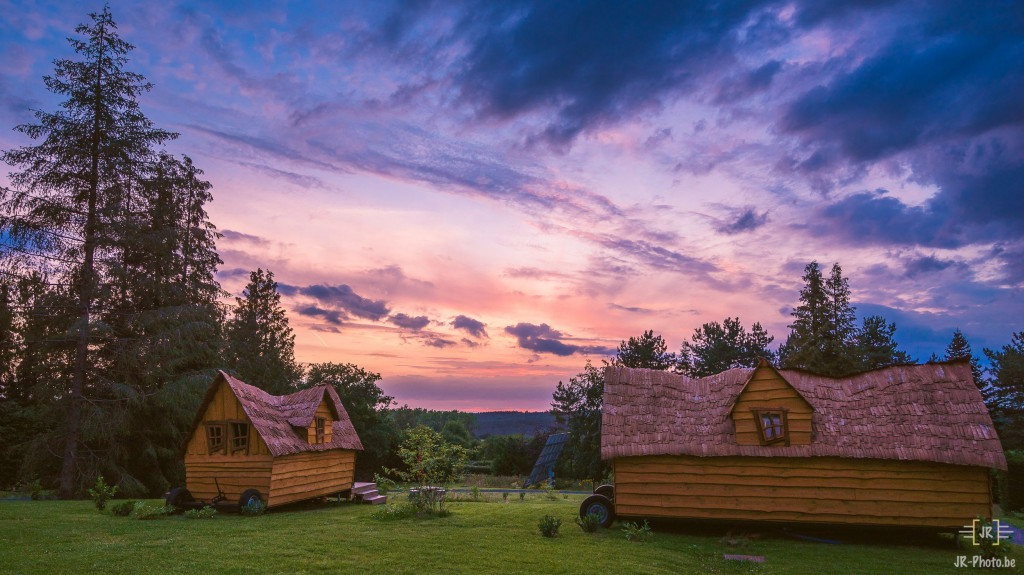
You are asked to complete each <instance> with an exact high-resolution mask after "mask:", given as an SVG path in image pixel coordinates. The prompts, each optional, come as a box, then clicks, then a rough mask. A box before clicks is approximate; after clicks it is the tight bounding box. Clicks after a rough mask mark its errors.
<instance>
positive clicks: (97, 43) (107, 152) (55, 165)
mask: <svg viewBox="0 0 1024 575" xmlns="http://www.w3.org/2000/svg"><path fill="white" fill-rule="evenodd" d="M89 16H90V19H91V22H90V23H88V24H81V25H79V26H78V27H77V28H76V29H75V32H76V33H77V34H78V35H79V37H78V38H69V39H68V41H69V42H70V43H71V45H72V47H73V48H74V50H75V52H76V53H77V54H78V56H79V59H75V60H72V59H59V60H56V61H55V62H54V67H55V69H54V74H53V75H52V76H46V77H44V82H45V83H46V86H47V88H48V89H49V90H50V91H51V92H53V93H54V94H56V95H58V96H64V97H66V99H65V100H64V102H63V103H62V105H61V108H60V110H58V111H57V112H53V113H49V112H44V111H36V113H35V116H36V120H37V121H38V123H36V124H26V125H22V126H18V127H17V128H16V129H17V130H18V131H20V132H22V133H24V134H25V135H27V136H28V137H29V138H31V139H33V140H38V141H39V143H38V144H36V145H33V146H25V147H21V148H17V149H14V150H9V151H6V152H4V153H3V155H2V158H3V161H4V162H6V163H7V164H9V165H11V166H14V167H15V168H19V169H20V170H21V171H19V172H15V173H12V174H11V177H10V181H11V183H12V184H13V186H14V190H4V191H3V195H2V198H0V211H2V212H3V214H4V219H3V221H2V222H0V223H2V224H3V226H4V228H5V232H6V233H7V240H8V241H9V242H11V245H12V246H14V247H16V248H20V249H26V250H33V251H38V252H40V253H41V254H43V255H46V256H47V257H48V258H52V259H53V260H54V261H60V262H61V263H62V264H63V269H60V270H59V272H58V274H57V277H58V280H59V282H60V283H66V284H69V285H70V287H71V291H72V293H73V295H74V296H75V310H74V311H75V316H76V320H77V321H76V324H75V326H74V328H73V335H74V338H75V340H76V348H75V354H74V360H73V364H72V366H71V369H70V371H71V383H70V386H69V387H68V388H67V389H62V390H59V391H58V395H59V397H62V398H66V400H64V401H63V403H64V404H65V406H64V407H65V410H66V414H65V417H63V418H62V419H63V421H64V425H65V427H64V428H63V432H62V433H61V435H62V438H61V439H62V443H63V447H62V450H63V461H62V468H61V471H60V486H59V487H60V489H59V492H60V494H61V496H64V497H68V496H70V495H72V493H73V492H74V490H75V487H76V482H77V481H78V480H79V479H80V478H79V477H78V476H76V474H80V473H83V472H84V471H83V470H88V467H87V466H86V465H82V464H81V462H80V461H79V460H78V455H79V444H80V441H81V440H82V437H81V436H82V434H83V428H82V425H83V421H85V422H89V423H92V422H94V421H97V419H99V420H102V417H101V416H100V417H99V418H97V417H96V415H97V414H92V413H85V411H88V410H92V409H93V408H94V406H96V405H98V404H97V402H94V401H89V402H88V403H87V402H86V401H85V400H87V399H91V397H92V395H93V393H94V391H95V390H96V389H97V388H109V386H110V382H109V381H106V380H105V379H106V378H104V377H97V376H96V374H95V370H93V369H92V367H93V366H94V365H95V360H94V358H93V357H91V356H92V354H93V351H92V350H93V349H94V348H93V346H92V345H91V344H93V343H95V342H96V341H97V339H98V338H99V337H102V335H103V333H104V331H105V327H104V326H102V325H97V324H96V323H95V319H94V311H95V308H96V306H97V303H98V302H99V300H100V298H101V297H103V296H104V295H105V294H104V292H105V291H106V288H105V284H104V275H105V271H106V270H105V268H106V266H107V264H108V263H109V262H110V261H113V260H115V259H116V254H115V253H111V252H112V251H113V250H112V248H113V244H115V243H116V238H118V237H119V233H120V231H121V230H122V229H123V227H122V226H123V218H122V214H124V213H125V211H126V210H130V209H131V208H130V206H131V205H132V203H133V202H132V201H131V193H132V192H133V190H134V189H135V187H134V186H133V185H132V183H131V182H132V181H138V180H140V179H141V176H140V174H141V173H142V172H144V169H145V165H146V163H147V162H148V161H149V160H150V158H151V157H152V147H153V146H154V145H157V144H160V143H162V142H164V141H166V140H169V139H171V138H173V137H175V134H173V133H170V132H167V131H164V130H160V129H157V128H155V127H154V126H153V125H152V123H151V122H150V121H149V120H148V119H147V118H146V116H145V115H144V114H143V113H142V112H141V110H140V109H139V106H138V101H137V98H138V96H139V95H140V94H141V93H143V92H145V91H148V90H149V89H150V87H151V86H150V84H149V83H147V82H145V78H144V77H143V76H141V75H139V74H136V73H134V72H130V71H128V70H126V65H127V64H128V54H129V53H130V52H131V51H132V50H133V49H134V48H133V46H132V45H131V44H129V43H127V42H125V41H124V40H122V39H121V38H120V37H119V36H118V34H117V25H116V24H115V22H114V20H113V17H112V15H111V13H110V10H109V8H108V7H104V8H103V11H102V12H100V13H93V14H90V15H89ZM69 335H70V334H69ZM86 432H88V430H86Z"/></svg>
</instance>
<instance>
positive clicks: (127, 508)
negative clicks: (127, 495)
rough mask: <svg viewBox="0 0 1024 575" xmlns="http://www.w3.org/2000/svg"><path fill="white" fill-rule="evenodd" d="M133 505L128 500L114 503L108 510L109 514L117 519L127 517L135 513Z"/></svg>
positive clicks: (132, 502) (133, 502) (133, 503)
mask: <svg viewBox="0 0 1024 575" xmlns="http://www.w3.org/2000/svg"><path fill="white" fill-rule="evenodd" d="M135 503H136V502H135V501H132V500H130V499H129V500H125V501H122V502H120V503H116V504H114V505H113V506H112V507H111V508H110V512H111V513H113V514H114V515H116V516H118V517H128V516H129V515H131V514H132V512H133V511H135Z"/></svg>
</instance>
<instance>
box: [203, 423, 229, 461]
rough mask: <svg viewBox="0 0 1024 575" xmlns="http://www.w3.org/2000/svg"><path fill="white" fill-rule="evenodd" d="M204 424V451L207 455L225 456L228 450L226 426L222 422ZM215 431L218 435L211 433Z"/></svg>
mask: <svg viewBox="0 0 1024 575" xmlns="http://www.w3.org/2000/svg"><path fill="white" fill-rule="evenodd" d="M205 423H206V451H207V454H208V455H214V454H216V453H222V454H224V455H227V454H228V452H227V449H228V429H227V428H228V426H227V423H226V422H224V421H207V422H205ZM213 430H217V431H218V432H219V433H212V431H213Z"/></svg>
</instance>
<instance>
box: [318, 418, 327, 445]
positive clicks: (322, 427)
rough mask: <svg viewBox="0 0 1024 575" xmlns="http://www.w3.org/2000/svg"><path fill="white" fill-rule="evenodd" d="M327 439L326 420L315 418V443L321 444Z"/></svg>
mask: <svg viewBox="0 0 1024 575" xmlns="http://www.w3.org/2000/svg"><path fill="white" fill-rule="evenodd" d="M326 437H327V419H326V418H324V417H317V418H316V442H317V443H323V442H324V440H325V439H326Z"/></svg>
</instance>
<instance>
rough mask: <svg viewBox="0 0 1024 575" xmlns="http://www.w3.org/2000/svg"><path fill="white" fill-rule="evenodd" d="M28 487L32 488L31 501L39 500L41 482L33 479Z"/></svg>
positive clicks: (41, 488)
mask: <svg viewBox="0 0 1024 575" xmlns="http://www.w3.org/2000/svg"><path fill="white" fill-rule="evenodd" d="M29 488H30V489H31V490H32V501H40V500H41V499H42V498H43V484H42V483H39V480H38V479H36V480H35V481H33V482H32V485H31V486H29Z"/></svg>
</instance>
